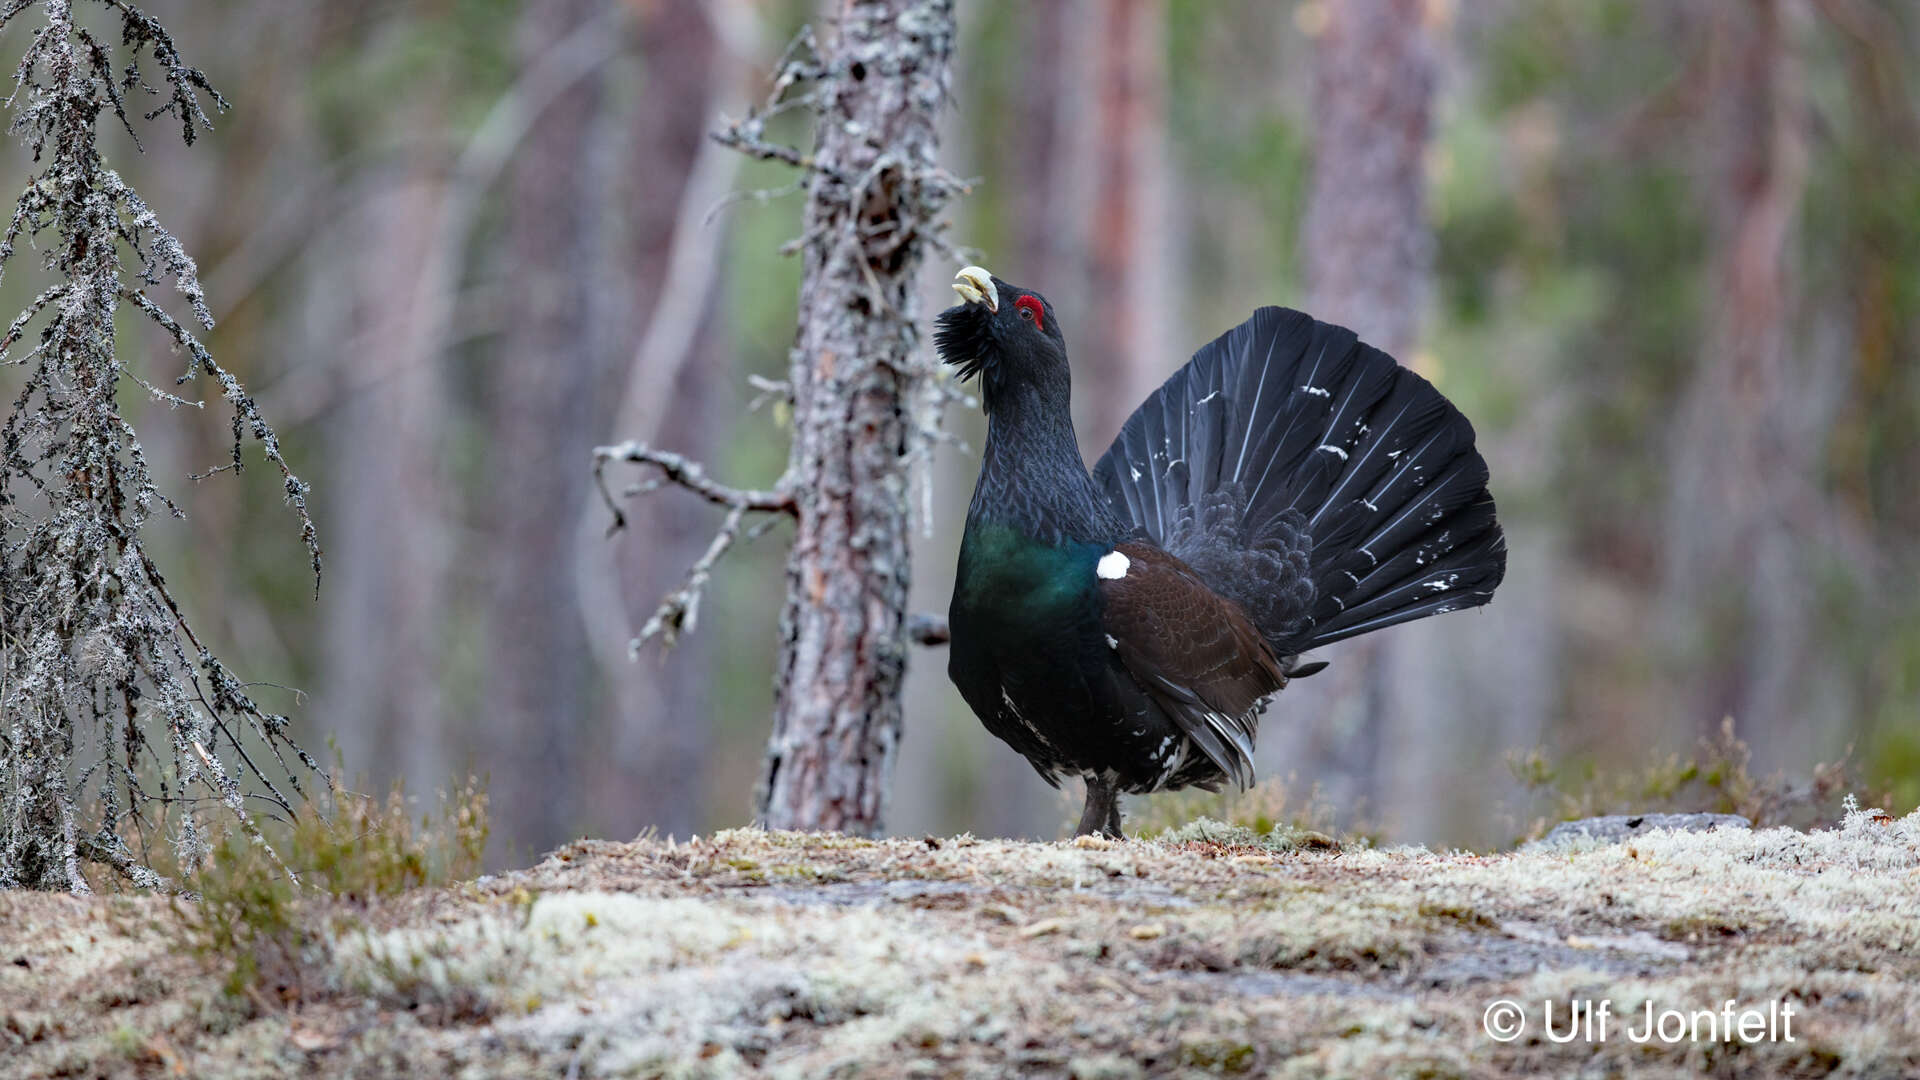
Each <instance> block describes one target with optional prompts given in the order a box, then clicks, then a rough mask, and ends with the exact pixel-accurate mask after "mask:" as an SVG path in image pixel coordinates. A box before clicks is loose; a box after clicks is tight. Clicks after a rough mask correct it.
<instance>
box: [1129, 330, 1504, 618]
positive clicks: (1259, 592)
mask: <svg viewBox="0 0 1920 1080" xmlns="http://www.w3.org/2000/svg"><path fill="white" fill-rule="evenodd" d="M1094 476H1095V478H1096V480H1098V481H1099V483H1100V484H1101V486H1102V487H1103V488H1104V489H1105V490H1106V492H1107V494H1108V497H1109V499H1110V500H1111V501H1112V503H1113V505H1114V507H1115V508H1116V509H1117V510H1118V511H1119V512H1120V513H1121V514H1122V515H1123V516H1125V517H1126V518H1127V519H1128V520H1130V521H1132V522H1133V523H1134V524H1136V525H1137V526H1139V527H1140V528H1141V529H1142V530H1143V531H1145V532H1146V533H1147V534H1148V535H1149V536H1150V537H1152V538H1153V539H1154V541H1155V542H1157V543H1160V544H1161V545H1163V546H1165V547H1167V548H1168V550H1170V551H1173V552H1174V554H1176V555H1179V556H1180V557H1181V558H1183V559H1186V560H1187V561H1188V562H1190V563H1192V564H1193V565H1194V567H1195V568H1196V570H1199V571H1200V572H1201V573H1202V574H1204V575H1206V576H1207V578H1208V580H1209V582H1210V583H1211V584H1213V586H1214V587H1215V588H1216V589H1218V590H1220V591H1221V592H1222V593H1224V594H1226V595H1228V596H1230V597H1232V598H1233V599H1234V600H1236V601H1237V602H1239V603H1240V604H1241V605H1242V606H1243V607H1245V608H1246V609H1247V610H1248V612H1249V613H1250V614H1251V615H1252V616H1253V617H1254V620H1255V622H1256V623H1257V624H1258V625H1259V626H1260V628H1261V630H1262V632H1263V633H1265V634H1266V635H1267V637H1268V640H1269V641H1270V642H1272V643H1273V644H1274V646H1275V647H1276V648H1277V649H1279V650H1281V651H1283V652H1285V653H1298V652H1303V651H1305V650H1307V649H1310V648H1313V647H1316V646H1319V645H1324V644H1327V643H1329V642H1333V641H1338V640H1341V639H1342V638H1347V637H1352V636H1353V635H1355V634H1361V633H1366V632H1367V631H1370V630H1376V629H1379V628H1381V627H1383V626H1391V625H1393V624H1395V623H1399V622H1406V621H1408V620H1410V619H1417V618H1421V617H1423V616H1426V615H1432V614H1438V613H1440V612H1443V611H1453V610H1457V609H1459V608H1464V607H1473V606H1477V605H1480V604H1484V603H1486V602H1487V601H1488V600H1489V599H1490V598H1491V597H1492V595H1493V590H1494V587H1495V586H1497V585H1498V584H1499V583H1500V579H1501V577H1502V576H1503V575H1504V573H1505V570H1506V540H1505V537H1504V536H1503V535H1502V533H1501V531H1500V526H1499V524H1498V523H1497V522H1496V521H1495V518H1494V504H1493V498H1492V496H1491V495H1489V494H1488V493H1487V489H1486V484H1487V466H1486V462H1485V461H1484V460H1482V458H1481V457H1480V454H1479V453H1478V451H1476V450H1475V449H1474V445H1473V426H1472V425H1471V424H1469V423H1468V422H1467V419H1466V417H1464V416H1462V415H1461V414H1460V412H1459V410H1458V409H1456V408H1454V407H1453V405H1452V404H1451V403H1450V402H1448V401H1447V400H1446V398H1444V397H1442V396H1441V394H1440V392H1439V391H1438V390H1435V389H1434V388H1433V386H1432V384H1430V383H1428V382H1427V381H1426V380H1425V379H1422V378H1421V377H1420V376H1418V375H1416V374H1414V373H1413V372H1411V371H1408V370H1406V369H1405V368H1402V367H1400V366H1399V365H1398V364H1396V363H1394V361H1393V358H1392V357H1390V356H1388V355H1387V354H1385V353H1383V352H1381V351H1380V350H1378V349H1375V348H1373V347H1371V346H1369V345H1366V344H1363V343H1362V342H1360V341H1359V340H1358V338H1356V337H1355V336H1354V334H1353V332H1352V331H1350V330H1346V329H1344V328H1342V327H1337V326H1331V325H1329V324H1326V323H1322V322H1318V321H1316V320H1314V319H1313V318H1311V317H1309V316H1307V315H1303V314H1301V313H1300V312H1297V311H1289V310H1286V309H1284V308H1262V309H1260V310H1259V311H1258V312H1256V313H1255V314H1254V316H1253V317H1252V318H1251V319H1248V320H1247V321H1246V322H1244V323H1242V324H1241V325H1239V326H1237V327H1235V328H1233V329H1232V330H1229V331H1228V332H1227V333H1225V334H1222V335H1221V336H1220V337H1219V338H1217V339H1215V340H1214V341H1212V342H1210V343H1209V344H1207V345H1206V346H1204V347H1202V348H1201V349H1200V351H1199V352H1197V353H1195V354H1194V357H1193V359H1192V360H1191V361H1190V362H1189V363H1188V364H1187V365H1186V366H1185V367H1183V368H1182V369H1180V371H1178V372H1176V373H1175V374H1174V375H1173V377H1172V378H1170V379H1168V380H1167V382H1166V383H1165V385H1163V386H1162V387H1161V388H1160V389H1159V390H1157V391H1155V392H1154V394H1153V395H1152V396H1151V397H1149V398H1148V399H1147V400H1146V401H1145V402H1144V403H1142V404H1141V406H1140V408H1139V409H1137V410H1136V411H1135V412H1134V414H1133V416H1132V417H1131V418H1129V419H1128V421H1127V423H1126V425H1125V426H1124V427H1123V428H1122V429H1121V432H1120V435H1119V437H1118V438H1117V439H1115V440H1114V444H1113V446H1112V447H1111V448H1110V449H1108V451H1107V453H1106V454H1105V456H1103V457H1102V458H1101V459H1100V461H1099V463H1098V464H1097V465H1096V466H1095V468H1094Z"/></svg>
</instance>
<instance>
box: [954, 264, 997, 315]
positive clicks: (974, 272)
mask: <svg viewBox="0 0 1920 1080" xmlns="http://www.w3.org/2000/svg"><path fill="white" fill-rule="evenodd" d="M953 291H954V292H957V293H959V294H960V299H962V300H965V301H966V302H967V303H969V304H985V305H987V310H988V311H991V312H993V313H994V314H996V315H998V314H999V313H1000V290H998V289H996V288H994V287H993V275H992V274H989V273H987V272H986V271H985V270H984V269H982V268H980V267H978V266H968V267H963V268H962V269H961V270H960V272H959V273H958V274H955V275H953Z"/></svg>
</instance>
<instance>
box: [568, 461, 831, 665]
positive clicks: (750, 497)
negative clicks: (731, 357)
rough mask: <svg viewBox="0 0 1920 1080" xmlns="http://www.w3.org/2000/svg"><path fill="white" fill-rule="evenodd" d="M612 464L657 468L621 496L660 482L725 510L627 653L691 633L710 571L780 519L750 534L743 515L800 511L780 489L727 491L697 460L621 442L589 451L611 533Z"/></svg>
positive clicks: (619, 520) (621, 518)
mask: <svg viewBox="0 0 1920 1080" xmlns="http://www.w3.org/2000/svg"><path fill="white" fill-rule="evenodd" d="M614 462H628V463H632V464H636V465H651V466H654V467H655V468H657V469H659V471H660V475H659V476H657V477H654V478H652V479H650V480H647V481H643V482H641V483H640V484H637V485H635V486H633V487H631V488H628V489H627V490H626V491H625V492H624V493H623V494H625V495H627V496H628V497H631V496H635V495H645V494H647V493H649V492H652V491H656V490H658V489H659V488H660V487H661V486H663V485H665V484H672V485H674V486H677V487H682V488H685V489H687V490H688V491H691V492H693V493H694V494H696V495H698V496H700V497H701V498H703V499H705V500H707V501H708V502H711V503H716V504H718V505H720V506H724V507H727V519H726V522H725V523H724V524H722V525H721V526H720V530H719V531H718V532H716V533H715V534H714V536H713V542H712V543H710V544H708V545H707V550H706V551H705V552H703V553H701V555H700V558H699V560H698V561H696V562H695V563H694V564H693V568H692V569H691V570H689V571H687V577H686V580H685V581H684V582H683V583H682V584H681V586H680V587H679V588H678V589H675V590H674V591H673V592H671V593H668V594H667V595H666V596H665V597H664V598H662V599H661V601H660V606H659V607H658V608H656V609H654V613H653V615H652V617H651V618H649V619H648V620H647V622H646V625H644V626H642V627H641V628H640V633H639V635H638V636H636V637H635V638H634V639H633V640H632V641H629V642H628V643H627V650H628V652H629V653H638V652H639V651H640V648H641V646H643V645H645V644H646V643H647V642H648V641H649V640H651V639H652V638H654V637H659V638H660V639H661V640H662V641H663V642H664V643H665V644H666V645H668V646H669V647H671V646H673V645H674V644H676V643H677V642H678V641H679V640H680V635H681V633H683V632H684V633H692V632H693V628H694V624H695V623H696V622H697V621H698V620H699V616H700V597H701V594H702V593H703V592H704V591H705V590H706V587H707V579H708V578H710V577H711V576H712V575H713V568H714V566H716V565H717V564H718V563H719V562H720V558H721V556H723V555H725V554H726V553H727V552H728V551H729V550H730V549H731V548H732V547H733V546H734V545H735V544H736V543H738V542H739V541H740V540H741V538H742V533H743V531H744V533H745V538H746V539H748V540H752V539H754V538H756V537H758V536H759V535H760V534H761V533H762V532H765V531H766V529H767V528H768V527H770V526H771V525H772V524H774V523H776V522H778V520H779V518H774V519H772V520H770V521H767V522H763V523H762V524H761V525H758V526H756V527H755V528H753V529H751V530H747V529H745V525H746V518H747V514H749V513H752V512H760V513H769V514H778V515H782V516H786V517H792V516H794V515H795V514H797V513H798V512H799V507H798V505H797V504H796V503H795V501H794V498H793V495H792V494H791V493H789V492H787V491H784V490H777V489H776V490H772V491H748V490H742V489H738V488H730V487H727V486H726V485H724V484H720V483H717V482H715V481H713V480H712V479H709V478H708V476H707V471H706V469H705V468H704V467H703V466H702V465H701V464H700V463H699V462H697V461H692V460H689V459H688V458H686V457H683V456H681V455H679V454H675V453H670V452H668V451H665V450H655V449H653V448H652V447H649V446H647V445H646V444H645V443H641V442H624V443H620V444H619V445H617V446H602V447H598V448H596V449H595V450H594V452H593V482H594V486H595V487H597V488H599V490H600V497H601V498H602V499H604V500H606V504H607V509H608V510H609V511H611V512H612V514H613V526H612V527H613V529H615V530H618V529H623V528H625V527H626V524H627V517H626V514H624V513H623V512H622V511H621V509H620V504H619V502H618V501H616V500H615V499H614V497H613V493H612V492H611V491H609V490H608V489H607V477H606V468H607V466H608V465H609V464H612V463H614Z"/></svg>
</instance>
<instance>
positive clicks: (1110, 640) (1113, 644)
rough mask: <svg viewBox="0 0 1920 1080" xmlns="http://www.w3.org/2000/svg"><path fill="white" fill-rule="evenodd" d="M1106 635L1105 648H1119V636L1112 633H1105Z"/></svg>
mask: <svg viewBox="0 0 1920 1080" xmlns="http://www.w3.org/2000/svg"><path fill="white" fill-rule="evenodd" d="M1106 637H1107V648H1109V649H1117V648H1119V647H1120V639H1119V638H1117V637H1114V636H1113V635H1112V634H1108V635H1107V636H1106Z"/></svg>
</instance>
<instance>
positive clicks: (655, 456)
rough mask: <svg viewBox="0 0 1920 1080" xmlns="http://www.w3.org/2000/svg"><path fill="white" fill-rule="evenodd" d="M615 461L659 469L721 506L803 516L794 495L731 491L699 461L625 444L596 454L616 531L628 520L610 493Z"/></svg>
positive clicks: (598, 479)
mask: <svg viewBox="0 0 1920 1080" xmlns="http://www.w3.org/2000/svg"><path fill="white" fill-rule="evenodd" d="M615 461H625V462H632V463H634V464H637V465H653V466H656V467H658V468H659V469H660V471H661V473H662V474H663V475H664V476H665V477H666V479H667V480H668V481H669V482H671V483H674V484H678V485H680V486H681V487H683V488H686V489H687V490H688V491H691V492H693V493H694V494H696V495H698V496H700V497H701V498H703V499H705V500H707V501H708V502H710V503H715V504H718V505H720V506H727V507H732V508H734V509H737V510H760V511H764V512H767V513H777V514H789V515H798V514H799V513H800V506H799V504H798V503H797V502H795V501H794V498H793V494H792V493H791V492H787V491H781V490H777V489H775V490H769V491H753V490H748V489H741V488H730V487H727V486H726V485H725V484H720V483H716V482H715V481H713V480H710V479H708V477H707V470H706V468H705V467H704V466H702V465H701V464H700V463H699V462H697V461H692V460H690V459H688V458H686V457H683V456H681V455H679V454H675V453H671V452H669V451H666V450H655V449H653V448H652V447H649V446H648V445H646V444H645V443H639V442H623V443H620V444H619V445H617V446H601V447H596V448H595V449H594V451H593V480H594V483H595V484H596V485H597V486H598V487H599V489H600V497H601V498H603V499H605V500H606V503H607V509H608V510H611V511H613V528H614V529H616V530H618V529H623V528H625V527H626V524H627V519H626V515H624V514H622V513H621V512H620V506H619V504H618V503H616V502H615V501H614V498H613V493H612V492H610V491H608V490H607V483H606V467H607V464H608V463H609V462H615ZM648 490H651V489H648Z"/></svg>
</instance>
